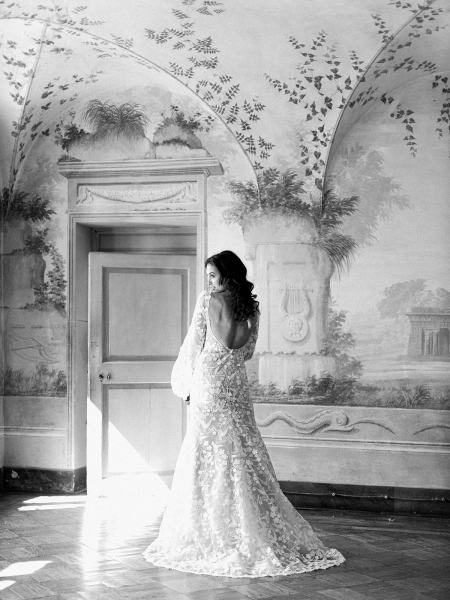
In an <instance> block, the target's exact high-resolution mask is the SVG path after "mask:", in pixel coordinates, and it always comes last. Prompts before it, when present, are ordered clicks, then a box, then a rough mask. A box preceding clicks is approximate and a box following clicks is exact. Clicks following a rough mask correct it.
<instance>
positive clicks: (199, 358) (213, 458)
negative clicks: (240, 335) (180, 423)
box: [144, 292, 345, 577]
mask: <svg viewBox="0 0 450 600" xmlns="http://www.w3.org/2000/svg"><path fill="white" fill-rule="evenodd" d="M208 303H209V295H208V294H206V293H205V292H203V293H202V294H200V296H199V298H198V300H197V304H196V307H195V310H194V316H193V319H192V323H191V326H190V328H189V331H188V333H187V335H186V338H185V340H184V342H183V344H182V346H181V348H180V353H179V356H178V358H177V361H176V363H175V366H174V369H173V372H172V387H173V390H174V393H175V394H177V395H178V396H180V397H184V398H185V397H187V396H188V395H190V400H191V402H190V415H189V423H188V427H187V431H186V435H185V437H184V440H183V444H182V447H181V450H180V454H179V457H178V460H177V464H176V468H175V474H174V478H173V483H172V491H171V494H170V498H169V503H168V506H167V508H166V511H165V513H164V516H163V519H162V522H161V527H160V530H159V535H158V537H157V539H156V540H155V541H154V542H153V543H152V544H150V546H149V547H148V548H147V550H146V551H145V553H144V556H145V558H146V559H147V560H148V561H149V562H152V563H153V564H155V565H159V566H163V567H168V568H172V569H177V570H179V571H186V572H191V573H201V574H208V575H222V576H228V577H263V576H275V575H288V574H292V573H306V572H309V571H314V570H316V569H327V568H329V567H332V566H335V565H339V564H341V563H343V562H344V560H345V559H344V557H343V556H342V554H341V553H340V552H339V551H338V550H336V549H334V548H326V547H325V546H324V545H323V543H322V542H321V541H320V539H319V538H318V536H317V535H316V533H315V532H314V531H313V529H312V528H311V526H310V525H309V523H308V522H307V521H306V520H305V519H304V518H303V517H302V516H301V515H300V514H299V513H298V512H297V511H296V510H295V509H294V508H293V506H292V505H291V503H290V502H289V501H288V500H287V498H286V497H285V496H284V494H283V492H282V491H281V489H280V486H279V484H278V481H277V478H276V475H275V472H274V469H273V466H272V463H271V461H270V458H269V455H268V452H267V449H266V446H265V445H264V442H263V440H262V437H261V434H260V432H259V430H258V427H257V425H256V422H255V416H254V411H253V405H252V402H251V400H250V397H249V389H248V381H247V373H246V370H245V361H246V360H248V359H250V358H251V356H252V355H253V352H254V349H255V344H256V340H257V336H258V323H257V322H256V323H255V326H254V328H253V331H252V333H251V335H250V338H249V340H248V341H247V343H246V344H245V345H244V346H242V347H241V348H237V349H230V348H227V347H226V346H225V345H224V344H223V343H222V342H221V341H220V340H219V339H217V338H216V337H215V336H214V334H213V333H212V330H211V327H210V324H209V318H208Z"/></svg>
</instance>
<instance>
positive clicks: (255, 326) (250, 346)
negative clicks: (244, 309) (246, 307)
mask: <svg viewBox="0 0 450 600" xmlns="http://www.w3.org/2000/svg"><path fill="white" fill-rule="evenodd" d="M258 330H259V313H256V316H255V317H254V319H253V322H252V331H251V333H250V337H249V338H248V342H247V343H246V344H245V351H244V360H250V359H251V357H252V356H253V352H254V351H255V346H256V340H257V339H258Z"/></svg>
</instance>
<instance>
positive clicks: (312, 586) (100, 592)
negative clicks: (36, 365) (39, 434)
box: [0, 489, 450, 600]
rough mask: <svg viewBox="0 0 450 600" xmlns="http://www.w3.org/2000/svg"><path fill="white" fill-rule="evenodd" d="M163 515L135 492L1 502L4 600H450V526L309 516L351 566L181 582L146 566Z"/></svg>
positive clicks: (410, 519) (411, 519)
mask: <svg viewBox="0 0 450 600" xmlns="http://www.w3.org/2000/svg"><path fill="white" fill-rule="evenodd" d="M122 491H123V490H122ZM162 496H164V494H163V495H162ZM163 505H164V498H157V497H156V496H152V495H151V494H150V495H149V494H147V493H142V491H141V492H140V493H139V492H137V491H136V490H134V491H132V490H131V489H127V490H126V493H122V495H121V497H120V498H119V499H118V498H115V497H114V498H113V497H111V496H110V497H106V498H100V499H92V500H91V499H88V498H87V497H86V496H85V495H77V496H40V495H37V494H35V495H24V494H6V495H4V496H0V598H1V599H2V600H12V599H14V600H17V599H29V598H51V599H53V600H55V599H59V598H60V599H65V600H72V599H97V598H98V599H106V600H115V599H120V600H126V599H133V600H137V599H142V600H152V599H155V600H249V599H253V600H257V599H260V598H264V599H265V600H287V599H289V600H300V599H301V600H311V599H314V600H327V599H328V600H369V599H370V600H372V599H374V600H444V598H445V599H446V600H447V599H448V598H450V564H449V555H450V521H449V520H445V519H439V518H425V517H415V516H398V515H396V516H392V515H384V514H383V515H377V514H371V513H361V512H359V513H356V512H339V511H330V510H323V511H319V510H314V511H312V510H308V511H302V514H303V515H304V516H305V517H306V518H307V519H308V520H309V521H310V522H311V524H312V525H313V527H314V528H315V529H316V531H317V532H318V533H319V534H320V536H321V537H322V539H323V541H324V542H325V543H326V544H327V545H328V546H334V547H336V548H338V549H339V550H341V552H342V553H343V554H344V555H345V556H346V558H347V561H346V563H345V564H344V565H342V566H340V567H334V568H332V569H328V570H326V571H316V572H314V573H310V574H305V575H300V576H297V575H295V576H292V575H291V576H287V577H275V578H261V579H232V578H226V577H209V576H201V575H192V574H187V573H180V572H178V571H174V570H167V569H163V568H158V567H154V566H152V565H151V564H149V563H147V562H145V561H144V560H143V558H142V556H141V553H142V551H143V550H144V549H145V547H146V546H147V545H148V544H149V543H150V541H151V540H152V539H153V538H154V537H155V536H156V533H157V530H158V522H159V519H160V516H161V511H162V508H163Z"/></svg>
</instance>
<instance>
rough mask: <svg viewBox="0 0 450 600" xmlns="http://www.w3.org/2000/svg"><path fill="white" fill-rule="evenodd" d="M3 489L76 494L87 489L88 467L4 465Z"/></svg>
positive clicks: (5, 490)
mask: <svg viewBox="0 0 450 600" xmlns="http://www.w3.org/2000/svg"><path fill="white" fill-rule="evenodd" d="M2 481H3V491H4V492H7V491H20V492H41V493H49V494H75V493H77V492H82V491H83V490H85V489H86V467H80V468H79V469H67V470H56V469H35V468H33V469H26V468H23V467H3V477H2Z"/></svg>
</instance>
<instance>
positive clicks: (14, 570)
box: [0, 560, 52, 583]
mask: <svg viewBox="0 0 450 600" xmlns="http://www.w3.org/2000/svg"><path fill="white" fill-rule="evenodd" d="M51 562H52V561H51V560H28V561H24V562H15V563H13V564H12V565H9V566H8V567H6V568H5V569H3V570H2V571H0V577H18V576H19V575H30V574H31V573H36V571H39V570H40V569H42V568H43V567H45V566H46V565H49V564H50V563H51ZM13 583H14V582H13Z"/></svg>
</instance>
